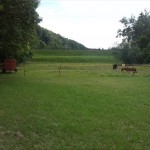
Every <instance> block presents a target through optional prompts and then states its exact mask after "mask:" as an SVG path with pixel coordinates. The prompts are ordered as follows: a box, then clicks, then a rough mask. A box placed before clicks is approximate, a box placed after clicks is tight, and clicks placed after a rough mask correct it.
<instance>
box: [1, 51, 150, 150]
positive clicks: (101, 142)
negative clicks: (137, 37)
mask: <svg viewBox="0 0 150 150" xmlns="http://www.w3.org/2000/svg"><path fill="white" fill-rule="evenodd" d="M83 52H84V51H83ZM83 52H78V51H77V53H79V54H75V55H73V54H74V53H75V51H69V52H67V51H60V52H59V51H57V52H55V51H50V52H49V51H36V52H34V54H35V55H34V57H33V60H32V61H31V62H29V63H27V64H25V67H23V66H24V65H19V66H18V72H17V73H12V74H10V73H7V74H0V149H1V150H16V149H18V150H20V149H22V150H26V149H27V150H32V149H35V150H37V149H38V150H49V149H50V150H51V149H52V150H87V149H88V150H93V149H94V150H101V149H103V150H110V149H112V150H113V149H114V150H138V149H139V150H149V149H150V140H149V139H150V119H149V114H150V92H149V89H150V65H139V66H136V67H137V70H138V73H137V74H126V73H122V72H121V71H120V68H119V69H118V70H112V64H113V63H115V62H118V61H117V60H115V59H114V58H113V57H112V56H111V55H109V54H108V55H106V54H104V55H99V56H97V55H96V54H93V53H96V52H93V53H92V54H90V55H89V53H91V52H89V53H88V54H83ZM66 53H67V54H66ZM68 53H69V54H68ZM81 53H82V54H81ZM85 53H86V52H85ZM56 58H61V60H62V61H58V62H57V59H56ZM94 58H95V59H94ZM80 60H82V61H80ZM118 63H119V62H118Z"/></svg>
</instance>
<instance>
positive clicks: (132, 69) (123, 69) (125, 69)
mask: <svg viewBox="0 0 150 150" xmlns="http://www.w3.org/2000/svg"><path fill="white" fill-rule="evenodd" d="M121 71H126V72H133V73H137V70H136V68H128V67H126V68H121Z"/></svg>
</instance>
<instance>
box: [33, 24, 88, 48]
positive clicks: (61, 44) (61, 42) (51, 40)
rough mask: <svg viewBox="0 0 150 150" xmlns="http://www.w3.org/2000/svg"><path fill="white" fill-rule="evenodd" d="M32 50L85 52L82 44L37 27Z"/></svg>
mask: <svg viewBox="0 0 150 150" xmlns="http://www.w3.org/2000/svg"><path fill="white" fill-rule="evenodd" d="M33 48H34V49H56V50H57V49H61V50H85V49H87V47H85V46H84V45H83V44H80V43H78V42H76V41H74V40H71V39H68V38H65V37H63V36H61V35H60V34H56V33H54V32H52V31H50V30H47V29H45V28H42V27H40V26H37V28H36V35H35V38H34V44H33Z"/></svg>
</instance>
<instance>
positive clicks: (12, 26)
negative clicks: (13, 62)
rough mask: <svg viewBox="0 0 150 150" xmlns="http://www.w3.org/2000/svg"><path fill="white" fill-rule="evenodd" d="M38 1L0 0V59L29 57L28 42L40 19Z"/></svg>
mask: <svg viewBox="0 0 150 150" xmlns="http://www.w3.org/2000/svg"><path fill="white" fill-rule="evenodd" d="M38 5H39V0H0V8H1V9H0V59H1V60H3V59H5V58H16V59H17V60H18V61H25V60H27V59H28V58H30V57H31V51H30V40H31V38H33V36H34V31H35V28H36V25H37V24H38V23H39V21H40V18H39V15H38V13H37V12H36V8H37V7H38Z"/></svg>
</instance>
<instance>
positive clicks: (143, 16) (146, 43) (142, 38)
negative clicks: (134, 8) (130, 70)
mask: <svg viewBox="0 0 150 150" xmlns="http://www.w3.org/2000/svg"><path fill="white" fill-rule="evenodd" d="M120 22H121V23H122V24H123V25H124V27H123V29H119V30H118V35H117V37H120V36H121V37H123V40H122V43H121V44H119V45H118V47H116V48H115V49H117V51H116V52H115V54H116V55H117V57H118V58H119V59H120V60H122V61H123V62H125V63H150V13H149V12H148V11H147V10H145V11H144V12H141V13H140V14H139V16H138V18H137V19H136V18H135V17H134V16H131V17H130V18H126V17H124V18H122V19H121V20H120Z"/></svg>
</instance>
